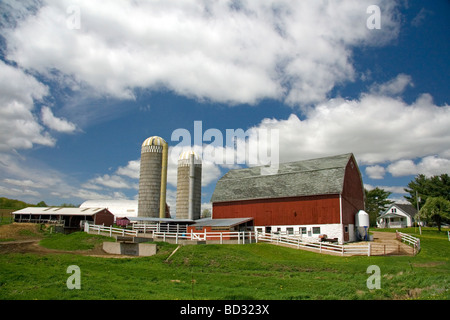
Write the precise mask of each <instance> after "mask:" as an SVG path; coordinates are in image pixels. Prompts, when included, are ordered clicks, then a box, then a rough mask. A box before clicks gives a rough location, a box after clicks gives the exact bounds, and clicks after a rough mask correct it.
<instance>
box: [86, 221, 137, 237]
mask: <svg viewBox="0 0 450 320" xmlns="http://www.w3.org/2000/svg"><path fill="white" fill-rule="evenodd" d="M84 232H87V233H93V232H97V234H100V233H109V236H110V237H112V235H113V234H117V235H122V236H133V237H137V234H138V231H137V230H128V229H122V228H113V227H105V226H100V225H96V224H89V223H85V224H84Z"/></svg>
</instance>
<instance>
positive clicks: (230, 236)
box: [152, 231, 255, 244]
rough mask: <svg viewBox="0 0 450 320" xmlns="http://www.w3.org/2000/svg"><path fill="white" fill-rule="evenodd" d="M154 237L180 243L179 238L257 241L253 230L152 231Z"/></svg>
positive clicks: (240, 242)
mask: <svg viewBox="0 0 450 320" xmlns="http://www.w3.org/2000/svg"><path fill="white" fill-rule="evenodd" d="M152 237H153V238H159V239H162V240H163V241H167V240H169V239H174V240H175V243H177V244H178V241H179V240H189V241H209V242H216V243H219V244H223V243H237V244H245V243H251V242H253V241H255V240H254V239H255V232H252V231H234V232H231V231H220V232H219V231H218V232H202V233H199V232H192V231H191V232H190V233H187V232H185V233H179V232H156V231H155V232H152Z"/></svg>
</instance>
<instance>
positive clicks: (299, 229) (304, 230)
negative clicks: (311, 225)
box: [298, 227, 306, 234]
mask: <svg viewBox="0 0 450 320" xmlns="http://www.w3.org/2000/svg"><path fill="white" fill-rule="evenodd" d="M298 231H300V234H306V227H300V228H298Z"/></svg>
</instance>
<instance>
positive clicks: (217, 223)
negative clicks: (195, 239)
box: [192, 218, 253, 227]
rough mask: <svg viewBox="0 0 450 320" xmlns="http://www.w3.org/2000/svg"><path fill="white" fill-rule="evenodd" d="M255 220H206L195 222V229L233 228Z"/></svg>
mask: <svg viewBox="0 0 450 320" xmlns="http://www.w3.org/2000/svg"><path fill="white" fill-rule="evenodd" d="M251 220H253V218H230V219H211V218H204V219H199V220H195V224H193V225H192V226H193V227H233V226H236V225H239V224H241V223H244V222H248V221H251Z"/></svg>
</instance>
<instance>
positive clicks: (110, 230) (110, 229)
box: [109, 226, 112, 237]
mask: <svg viewBox="0 0 450 320" xmlns="http://www.w3.org/2000/svg"><path fill="white" fill-rule="evenodd" d="M109 236H110V237H111V236H112V226H109Z"/></svg>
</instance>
